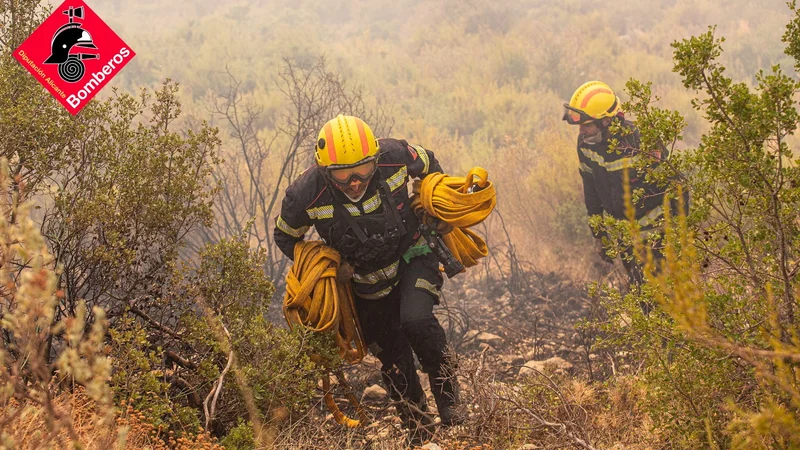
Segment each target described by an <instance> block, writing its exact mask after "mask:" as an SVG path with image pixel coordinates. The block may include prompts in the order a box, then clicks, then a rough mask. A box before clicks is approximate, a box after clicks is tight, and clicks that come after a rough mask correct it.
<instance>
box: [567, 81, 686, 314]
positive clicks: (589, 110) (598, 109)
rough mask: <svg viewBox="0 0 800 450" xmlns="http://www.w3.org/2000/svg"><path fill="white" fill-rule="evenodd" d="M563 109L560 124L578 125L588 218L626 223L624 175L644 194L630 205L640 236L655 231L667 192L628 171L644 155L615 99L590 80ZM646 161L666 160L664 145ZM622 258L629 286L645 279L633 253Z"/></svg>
mask: <svg viewBox="0 0 800 450" xmlns="http://www.w3.org/2000/svg"><path fill="white" fill-rule="evenodd" d="M564 107H565V108H566V111H565V113H564V117H563V120H565V121H567V123H569V124H570V125H578V126H579V132H578V160H579V171H580V174H581V178H582V179H583V194H584V201H585V203H586V212H587V214H588V215H589V216H590V217H591V216H594V215H603V214H607V215H610V216H612V217H614V218H615V219H618V220H626V217H625V200H624V185H623V183H624V182H623V171H624V170H628V175H629V179H630V189H631V192H634V191H635V190H637V189H643V190H644V196H643V198H642V199H641V201H640V202H639V203H638V204H636V205H634V206H635V208H636V217H635V219H636V220H637V221H638V222H639V224H640V225H641V230H642V231H643V232H644V233H648V232H653V231H655V232H659V231H658V230H655V225H654V224H655V223H657V222H658V221H659V220H660V219H661V218H663V215H664V211H663V209H662V205H663V200H664V195H665V189H664V188H660V187H659V186H658V185H656V184H655V183H649V182H647V181H645V179H644V175H643V174H637V171H636V170H635V169H633V168H632V160H633V157H635V156H636V155H637V154H640V152H642V151H643V150H642V149H641V142H640V139H639V130H638V129H637V128H636V127H635V126H634V125H633V124H632V123H631V122H630V121H628V120H626V119H625V116H624V114H623V112H622V111H621V110H620V101H619V98H618V97H617V96H616V95H615V94H614V92H613V91H612V90H611V88H610V87H609V86H608V85H607V84H605V83H603V82H601V81H589V82H587V83H585V84H583V85H582V86H581V87H579V88H578V89H577V90H576V91H575V93H574V94H572V98H571V99H570V101H569V103H565V104H564ZM614 122H617V123H619V125H621V128H622V130H625V131H624V132H623V131H620V132H618V133H616V134H614V133H612V132H611V126H612V123H614ZM611 139H614V140H616V141H617V145H616V149H615V150H610V149H609V144H610V140H611ZM648 157H649V158H650V159H651V160H652V161H653V163H652V166H651V167H653V168H656V167H657V166H658V165H659V164H661V163H662V162H663V161H666V159H667V158H668V157H669V154H668V151H667V149H666V148H664V147H663V146H662V147H660V148H658V149H655V150H650V151H648ZM673 205H674V203H673ZM673 205H671V207H672V206H673ZM673 210H675V209H673ZM592 235H593V236H594V238H595V248H596V250H597V252H598V253H599V254H600V256H601V258H602V259H603V260H604V261H606V262H609V263H613V259H612V258H611V257H610V256H609V255H608V253H607V249H606V248H605V247H604V244H603V239H602V238H603V237H604V236H605V234H604V232H603V231H600V230H592ZM657 242H658V243H657V245H655V246H654V248H653V256H654V258H655V259H656V260H658V259H660V258H662V257H663V256H662V254H661V253H660V252H659V247H660V239H658V240H657ZM621 259H622V263H623V265H624V266H625V270H626V271H627V273H628V278H629V281H630V282H631V284H632V285H635V286H638V285H640V284H641V283H642V282H643V279H644V275H643V271H642V264H641V263H640V262H638V261H635V260H634V258H633V252H632V249H631V248H626V249H625V250H624V251H623V252H622V254H621ZM643 309H645V312H648V311H649V307H646V306H644V305H643Z"/></svg>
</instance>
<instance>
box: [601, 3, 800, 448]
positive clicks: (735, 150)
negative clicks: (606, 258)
mask: <svg viewBox="0 0 800 450" xmlns="http://www.w3.org/2000/svg"><path fill="white" fill-rule="evenodd" d="M790 8H791V9H792V11H793V12H794V13H795V18H794V19H793V20H792V21H791V22H790V23H789V25H788V27H787V31H786V33H785V35H784V42H785V43H786V44H787V54H789V55H791V56H792V57H794V58H796V61H800V60H797V57H798V56H800V55H798V53H797V51H796V49H797V48H798V45H799V43H800V31H798V30H800V27H799V26H798V24H800V12H798V10H797V8H796V4H795V3H794V2H792V3H790ZM723 42H724V39H722V38H717V37H716V36H715V29H714V28H713V27H712V28H710V29H709V31H708V32H706V33H704V34H702V35H699V36H696V37H692V38H689V39H685V40H682V41H677V42H675V43H673V44H672V47H673V49H674V60H675V68H674V70H675V71H676V72H677V73H679V74H680V75H681V77H682V80H683V84H684V86H685V87H686V88H687V89H689V90H691V91H693V92H694V93H695V95H696V97H695V99H694V100H693V102H692V104H693V106H694V107H695V108H696V109H697V110H698V111H700V112H701V113H702V114H703V117H704V118H705V120H706V121H707V122H708V124H709V131H708V132H707V133H705V134H704V135H703V136H702V137H701V139H700V143H699V145H698V146H697V148H693V149H689V150H687V151H684V152H680V153H677V154H675V155H674V156H673V157H672V158H671V160H670V161H669V162H668V163H667V164H664V165H663V166H664V169H663V170H661V171H648V170H646V169H645V167H646V166H647V161H646V159H647V158H646V156H643V157H642V159H643V161H641V162H640V164H639V165H638V167H639V169H640V170H643V171H645V172H647V176H649V177H651V178H653V179H658V180H661V181H664V180H665V179H666V178H667V177H669V176H677V177H679V180H680V182H681V184H682V185H683V186H684V188H686V189H688V190H689V191H690V192H691V196H692V211H691V213H690V214H689V215H688V216H686V215H684V214H679V215H678V216H677V217H668V218H667V220H666V221H665V228H666V230H667V232H666V256H667V258H666V262H665V263H664V264H663V266H659V267H657V266H656V263H655V262H653V261H652V258H650V257H649V255H647V253H646V252H645V246H643V245H641V238H642V236H641V233H639V231H638V228H637V226H635V223H634V222H633V221H632V222H631V227H630V228H629V231H630V232H631V236H632V238H633V241H634V242H636V243H637V253H638V256H639V257H640V258H641V259H644V260H648V268H649V270H648V284H647V285H646V286H644V287H643V289H641V291H634V292H631V293H629V294H628V295H627V296H624V297H623V296H620V295H619V294H610V295H608V296H607V304H608V305H609V306H610V310H611V322H609V327H608V329H609V331H611V329H612V328H613V326H611V323H615V322H616V321H619V320H622V321H624V322H625V323H626V325H627V326H626V327H625V328H623V331H622V332H621V333H616V335H617V336H618V337H620V338H621V339H620V340H619V341H617V342H618V343H623V342H627V343H630V345H632V346H633V348H634V349H636V350H637V351H638V352H639V355H641V356H642V357H644V358H645V359H646V360H647V361H648V364H647V369H646V370H645V371H644V374H643V375H644V376H643V382H644V383H645V384H646V385H647V387H648V393H649V396H650V398H651V402H650V407H651V411H652V412H653V414H654V416H655V418H656V419H657V424H656V425H657V427H659V428H660V429H661V430H662V431H663V432H664V433H665V435H664V438H665V440H666V441H668V442H670V443H671V444H672V445H675V446H677V447H681V448H697V447H701V446H702V447H709V448H728V447H733V448H795V447H797V445H800V442H799V441H798V436H800V414H798V411H799V409H798V408H800V390H798V378H797V377H798V375H800V370H799V369H800V367H798V363H800V341H798V331H799V330H798V327H799V326H800V323H799V322H798V318H797V308H798V301H797V297H796V296H797V292H798V285H799V280H798V271H799V270H800V265H798V252H799V251H800V233H799V232H800V230H798V226H799V225H800V223H798V221H797V211H798V210H799V209H800V170H798V163H800V160H798V159H797V157H796V155H795V153H794V152H793V150H792V147H791V146H790V142H791V136H792V135H793V134H794V132H795V130H796V129H797V126H798V121H800V115H799V114H798V111H797V107H796V104H795V98H796V95H797V93H798V90H800V83H798V81H797V80H795V79H794V78H792V77H790V76H788V75H786V74H785V73H784V72H783V71H782V70H781V68H780V67H779V66H777V65H776V66H773V67H772V68H771V69H770V70H769V71H759V72H758V73H757V74H756V75H755V78H754V79H755V85H754V86H749V85H748V84H747V83H744V82H738V83H737V82H734V81H733V80H732V79H731V78H729V77H728V76H727V75H726V70H725V67H724V66H723V65H722V64H721V63H720V62H719V58H720V55H721V54H722V43H723ZM651 86H652V85H651V84H650V83H646V84H643V83H640V82H638V81H636V80H631V81H630V82H629V83H628V84H627V90H628V93H629V94H630V97H631V99H632V100H631V102H630V103H629V104H627V105H626V106H627V107H628V110H629V111H632V112H633V113H635V115H636V117H637V123H638V124H639V127H640V129H641V130H642V147H643V148H644V149H648V148H658V147H659V146H660V145H662V144H665V145H669V146H674V145H675V143H676V142H677V141H678V140H680V139H681V137H682V136H681V130H682V129H683V127H684V125H685V122H684V119H683V118H682V117H681V115H680V114H678V113H677V112H674V111H669V110H667V109H663V108H660V107H657V106H656V102H657V101H658V97H657V96H654V95H653V94H652V90H651ZM637 195H640V193H636V192H634V193H631V196H630V199H635V198H636V197H637ZM666 205H667V204H666V203H665V206H666ZM642 301H645V302H654V301H658V303H660V304H661V305H662V307H663V310H664V311H665V312H666V313H668V314H669V316H668V317H667V316H662V315H661V314H660V313H653V314H651V315H650V316H643V315H642V314H641V312H639V311H638V304H639V303H640V302H642ZM617 323H618V322H617Z"/></svg>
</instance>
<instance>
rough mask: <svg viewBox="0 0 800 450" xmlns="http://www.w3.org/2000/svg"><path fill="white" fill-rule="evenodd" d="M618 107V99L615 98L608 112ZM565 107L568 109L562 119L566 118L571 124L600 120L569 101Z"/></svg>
mask: <svg viewBox="0 0 800 450" xmlns="http://www.w3.org/2000/svg"><path fill="white" fill-rule="evenodd" d="M616 107H617V100H616V99H614V103H612V104H611V107H610V108H608V110H607V112H609V113H610V112H612V111H614V109H616ZM564 108H565V109H566V110H565V111H564V117H562V118H561V120H566V121H567V123H568V124H570V125H582V124H584V123H589V122H592V121H595V120H598V119H597V118H595V117H592V116H590V115H588V114H586V113H585V112H583V111H581V110H580V109H577V108H573V107H571V106H569V104H568V103H564Z"/></svg>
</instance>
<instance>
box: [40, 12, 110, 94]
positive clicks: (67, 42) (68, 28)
mask: <svg viewBox="0 0 800 450" xmlns="http://www.w3.org/2000/svg"><path fill="white" fill-rule="evenodd" d="M62 14H66V15H67V16H69V22H68V23H67V24H66V25H63V26H62V27H61V28H59V29H58V30H57V31H56V33H55V34H54V35H53V40H52V42H51V44H50V57H49V58H47V60H46V61H45V62H44V63H45V64H58V75H59V76H60V77H61V79H62V80H64V81H66V82H68V83H75V82H76V81H79V80H80V79H81V78H83V74H84V72H85V67H84V65H83V60H84V59H98V58H100V55H98V54H97V53H89V52H84V51H81V49H84V48H89V49H97V46H95V45H94V42H92V35H91V34H89V32H88V31H86V30H85V29H83V28H82V26H81V24H80V23H77V22H75V18H78V19H83V18H84V16H83V7H82V6H79V7H77V8H73V7H72V6H70V7H69V9H67V10H64V11H62Z"/></svg>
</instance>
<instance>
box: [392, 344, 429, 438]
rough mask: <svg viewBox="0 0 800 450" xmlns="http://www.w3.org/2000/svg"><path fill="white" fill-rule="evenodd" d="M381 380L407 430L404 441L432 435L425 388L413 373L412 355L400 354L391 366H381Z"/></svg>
mask: <svg viewBox="0 0 800 450" xmlns="http://www.w3.org/2000/svg"><path fill="white" fill-rule="evenodd" d="M381 372H382V374H381V375H382V377H383V382H384V383H385V384H386V387H387V389H388V391H389V397H390V398H391V399H392V400H394V402H395V407H396V408H397V413H398V415H399V416H400V418H401V419H402V421H403V426H404V427H405V428H406V429H407V430H408V438H407V444H408V445H409V446H414V445H422V444H423V442H425V441H427V440H430V439H431V438H432V437H433V419H432V418H431V416H430V414H428V403H427V401H426V400H425V392H424V391H423V390H422V385H421V384H420V382H419V376H417V370H416V367H415V366H414V360H413V357H411V355H410V353H409V354H408V355H404V357H403V358H401V359H400V361H398V362H397V363H395V364H393V365H392V366H391V367H388V368H387V367H386V366H384V367H383V369H382V371H381Z"/></svg>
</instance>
